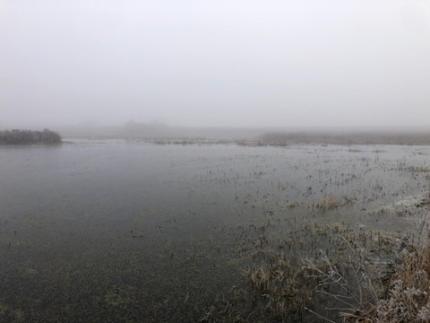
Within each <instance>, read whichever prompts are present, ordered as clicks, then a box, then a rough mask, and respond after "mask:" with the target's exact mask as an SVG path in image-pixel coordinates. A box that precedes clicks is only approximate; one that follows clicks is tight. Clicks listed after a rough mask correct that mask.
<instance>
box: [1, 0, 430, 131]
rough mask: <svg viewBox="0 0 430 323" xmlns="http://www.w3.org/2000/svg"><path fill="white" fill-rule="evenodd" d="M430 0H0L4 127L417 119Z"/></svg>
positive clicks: (351, 123)
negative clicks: (297, 0) (159, 0)
mask: <svg viewBox="0 0 430 323" xmlns="http://www.w3.org/2000/svg"><path fill="white" fill-rule="evenodd" d="M429 38H430V3H429V2H425V1H420V0H413V1H404V0H390V1H388V0H381V1H370V0H366V1H352V0H351V1H340V0H330V1H324V2H322V1H316V0H308V1H303V2H293V1H275V0H271V1H264V2H263V1H257V0H255V1H243V0H238V1H234V2H232V1H217V2H216V3H215V2H206V1H195V0H186V1H181V2H180V3H178V2H173V1H164V2H150V1H131V0H129V1H121V2H120V1H114V0H109V1H94V0H93V1H84V0H78V1H65V0H60V1H54V0H43V1H37V2H34V1H29V0H15V1H11V0H3V1H0V52H1V60H0V70H1V71H2V73H1V76H0V85H1V89H2V90H1V91H0V127H55V126H66V125H69V126H70V125H78V124H87V125H121V124H124V123H126V122H127V121H129V120H134V121H137V122H154V121H156V122H161V123H166V124H169V125H178V126H193V127H240V128H244V127H245V128H255V127H258V128H262V127H263V128H267V127H292V126H294V127H305V128H312V127H379V126H381V127H425V126H429V125H430V122H429V120H430V97H429V96H428V89H427V88H428V84H430V59H428V57H430V42H429V41H428V39H429Z"/></svg>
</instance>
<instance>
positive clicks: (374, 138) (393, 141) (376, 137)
mask: <svg viewBox="0 0 430 323" xmlns="http://www.w3.org/2000/svg"><path fill="white" fill-rule="evenodd" d="M252 143H253V144H254V145H262V146H266V145H267V146H287V145H294V144H323V145H330V144H333V145H430V133H429V132H422V133H420V132H417V133H412V132H410V133H408V132H399V133H394V132H393V133H390V132H357V133H353V132H348V133H341V132H333V133H329V132H321V133H318V132H272V133H266V134H263V135H261V136H260V137H258V138H257V140H255V141H253V142H252Z"/></svg>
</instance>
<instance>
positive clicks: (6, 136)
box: [0, 129, 62, 145]
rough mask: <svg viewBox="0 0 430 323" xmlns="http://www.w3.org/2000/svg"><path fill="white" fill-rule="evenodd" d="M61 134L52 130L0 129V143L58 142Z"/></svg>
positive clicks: (49, 143) (51, 143) (50, 143)
mask: <svg viewBox="0 0 430 323" xmlns="http://www.w3.org/2000/svg"><path fill="white" fill-rule="evenodd" d="M61 141H62V140H61V136H60V135H59V134H58V133H56V132H53V131H50V130H48V129H45V130H43V131H32V130H17V129H14V130H6V131H0V145H29V144H48V145H53V144H59V143H61Z"/></svg>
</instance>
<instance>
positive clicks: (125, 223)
mask: <svg viewBox="0 0 430 323" xmlns="http://www.w3.org/2000/svg"><path fill="white" fill-rule="evenodd" d="M429 156H430V147H422V146H420V147H414V146H404V147H400V146H357V147H353V148H351V147H341V146H326V147H322V146H312V145H309V146H292V147H286V148H276V147H240V146H236V145H187V146H181V145H153V144H145V143H133V142H122V141H72V142H69V143H65V144H63V145H62V146H58V147H43V146H32V147H0V259H1V261H0V322H11V321H17V322H18V321H21V322H169V321H170V322H179V321H183V322H193V321H197V320H198V319H199V318H200V317H201V316H202V314H203V313H204V311H205V310H206V309H207V308H208V307H209V306H210V305H211V302H212V301H213V300H214V298H215V297H217V296H218V295H220V294H222V293H223V292H226V291H228V290H229V289H231V287H232V286H234V285H235V284H238V283H239V282H240V279H241V268H242V265H243V264H242V263H241V260H240V259H239V258H238V257H237V253H236V252H237V248H238V246H239V245H241V244H243V242H244V241H251V240H252V239H253V238H254V236H253V234H252V232H251V231H252V230H254V229H255V228H258V227H259V226H262V225H266V227H268V228H269V229H270V228H272V230H273V232H276V234H278V236H279V235H281V236H282V235H288V231H289V230H293V229H295V228H297V227H299V226H301V225H303V224H304V223H314V222H339V223H346V224H349V225H352V226H360V227H372V228H373V227H374V228H378V229H384V230H391V231H411V232H413V231H414V230H415V229H416V227H417V223H418V222H419V218H418V217H416V216H414V217H412V216H399V215H398V214H394V213H395V212H394V213H393V212H385V213H384V212H381V208H384V207H385V206H387V205H394V204H395V203H398V201H403V200H404V201H408V199H409V200H410V199H411V198H413V197H415V196H419V195H420V194H426V192H427V191H428V182H429V177H428V175H427V173H428V171H430V170H429V169H428V168H427V167H428V166H427V163H428V159H429ZM429 174H430V173H429ZM327 196H330V197H331V198H333V199H336V203H337V204H336V207H333V208H330V209H329V210H321V207H316V206H318V205H319V204H318V203H319V201H321V199H323V198H325V197H327ZM254 231H255V230H254Z"/></svg>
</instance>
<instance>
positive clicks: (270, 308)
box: [201, 225, 430, 323]
mask: <svg viewBox="0 0 430 323" xmlns="http://www.w3.org/2000/svg"><path fill="white" fill-rule="evenodd" d="M298 237H300V238H298ZM409 241H411V239H410V238H408V237H400V236H398V235H393V234H387V233H384V232H380V231H365V230H353V229H351V228H348V227H345V226H342V225H309V226H305V227H304V228H303V229H302V230H300V232H296V233H295V234H293V235H292V238H291V239H288V240H285V241H281V242H279V241H278V245H276V243H274V241H271V242H269V243H267V244H266V246H265V247H262V248H261V250H260V251H259V253H260V257H259V258H255V253H254V254H252V255H251V256H250V257H252V259H251V261H250V262H249V263H250V265H249V266H248V267H247V268H245V269H244V270H243V285H241V286H235V287H234V288H233V289H232V291H231V294H229V295H227V296H226V295H223V296H222V297H221V298H219V299H218V300H217V301H216V302H215V304H214V305H213V306H211V308H210V309H209V310H208V311H207V312H206V313H205V315H204V316H203V317H202V320H201V321H202V322H380V323H388V322H399V323H400V322H429V321H430V279H429V273H430V249H428V248H419V247H417V246H414V245H412V244H411V243H410V242H409ZM262 253H263V254H265V257H261V254H262Z"/></svg>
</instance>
